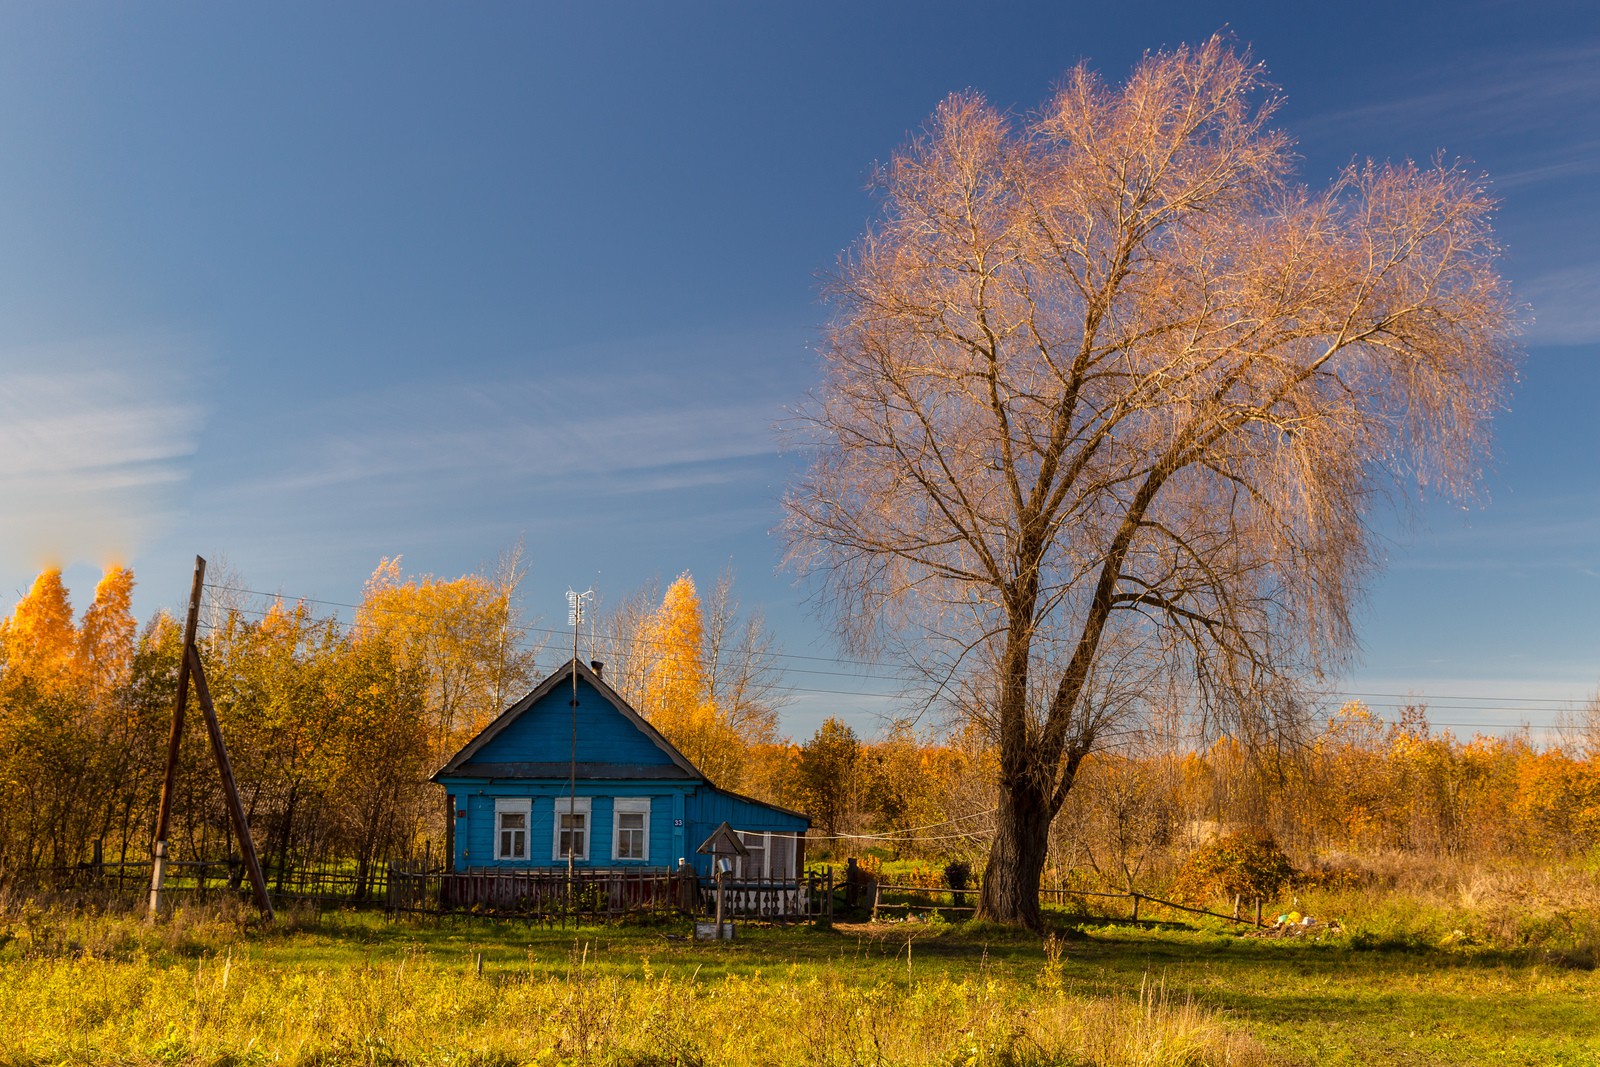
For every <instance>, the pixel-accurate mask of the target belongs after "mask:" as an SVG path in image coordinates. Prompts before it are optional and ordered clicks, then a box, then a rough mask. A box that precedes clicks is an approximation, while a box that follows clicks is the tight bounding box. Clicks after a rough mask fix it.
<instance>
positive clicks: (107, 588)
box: [77, 567, 138, 693]
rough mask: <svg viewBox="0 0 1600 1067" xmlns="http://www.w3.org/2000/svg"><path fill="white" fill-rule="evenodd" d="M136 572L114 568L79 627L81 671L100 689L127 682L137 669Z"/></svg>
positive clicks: (80, 672) (96, 594) (78, 659)
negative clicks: (134, 590)
mask: <svg viewBox="0 0 1600 1067" xmlns="http://www.w3.org/2000/svg"><path fill="white" fill-rule="evenodd" d="M137 629H138V626H137V624H136V623H135V622H134V618H133V572H132V571H131V570H129V569H128V568H126V567H110V568H108V569H107V570H106V572H105V575H104V576H103V577H101V579H100V584H99V585H97V586H95V590H94V603H93V604H90V605H89V609H88V610H87V611H85V612H84V613H83V624H82V625H81V626H80V627H79V629H78V646H77V667H78V673H79V674H80V675H81V676H82V677H84V678H86V679H88V681H89V682H90V684H91V686H92V687H93V688H94V689H95V691H97V692H102V693H103V692H108V691H110V690H112V689H114V688H116V687H117V686H119V685H124V684H126V683H127V681H128V679H129V677H130V676H131V674H132V671H133V640H134V634H135V631H136V630H137Z"/></svg>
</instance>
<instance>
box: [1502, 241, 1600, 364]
mask: <svg viewBox="0 0 1600 1067" xmlns="http://www.w3.org/2000/svg"><path fill="white" fill-rule="evenodd" d="M1521 290H1522V297H1523V299H1524V300H1526V301H1527V302H1528V304H1529V305H1530V306H1531V307H1532V308H1533V323H1532V324H1531V325H1530V326H1529V328H1528V331H1527V336H1526V340H1527V341H1528V342H1529V343H1531V344H1552V345H1579V344H1591V343H1593V342H1596V341H1600V262H1597V263H1584V264H1581V265H1579V266H1575V267H1568V268H1566V269H1564V270H1556V271H1551V272H1550V273H1548V274H1542V275H1539V276H1538V277H1536V278H1533V279H1532V280H1530V281H1528V282H1527V283H1525V284H1524V285H1523V286H1522V287H1521Z"/></svg>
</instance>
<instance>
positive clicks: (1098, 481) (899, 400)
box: [786, 39, 1515, 927]
mask: <svg viewBox="0 0 1600 1067" xmlns="http://www.w3.org/2000/svg"><path fill="white" fill-rule="evenodd" d="M1262 78H1263V75H1262V71H1261V69H1260V68H1259V66H1257V65H1256V64H1255V63H1254V62H1253V61H1252V60H1251V58H1250V57H1249V56H1248V55H1247V54H1240V53H1239V52H1237V51H1235V50H1234V49H1233V48H1231V47H1230V46H1229V45H1228V44H1226V43H1225V42H1223V41H1221V40H1219V39H1213V40H1211V41H1209V42H1208V43H1206V44H1204V45H1202V46H1199V47H1194V48H1189V47H1185V48H1180V49H1177V50H1176V51H1173V52H1170V53H1162V54H1155V55H1150V56H1147V57H1146V58H1145V59H1144V60H1143V61H1142V62H1140V63H1139V65H1138V66H1137V67H1136V68H1135V69H1134V71H1133V73H1132V75H1131V76H1130V78H1129V79H1128V81H1127V82H1126V84H1124V85H1122V86H1120V87H1113V86H1110V85H1108V84H1106V83H1105V82H1103V81H1102V80H1101V79H1100V78H1099V77H1097V76H1096V75H1095V74H1094V73H1092V72H1091V71H1089V70H1088V69H1087V68H1086V67H1082V66H1080V67H1079V68H1078V69H1076V70H1075V71H1073V72H1072V73H1071V74H1070V75H1069V76H1068V78H1067V80H1066V82H1065V84H1064V86H1063V88H1062V89H1061V90H1060V91H1059V92H1058V93H1057V94H1056V95H1055V97H1054V98H1053V99H1052V100H1051V101H1050V102H1049V103H1047V104H1046V105H1045V106H1044V107H1043V108H1042V109H1041V110H1040V111H1039V112H1037V113H1035V114H1033V115H1030V116H1027V117H1025V118H1022V119H1014V118H1012V117H1011V116H1009V115H1008V114H1006V113H1003V112H1001V111H999V110H997V109H995V108H993V107H991V106H990V105H989V104H987V103H986V102H985V101H984V100H982V99H981V98H980V97H978V96H976V95H974V94H971V93H966V94H960V95H956V96H952V97H950V98H949V99H948V100H946V101H945V102H944V103H943V104H942V105H940V107H939V108H938V110H937V111H936V112H935V114H934V116H933V118H932V119H931V120H930V122H929V124H928V126H927V128H926V130H925V131H924V132H923V133H922V134H921V135H920V136H919V137H917V138H916V139H915V140H914V141H913V142H912V143H911V145H910V146H909V147H907V148H906V149H904V150H903V151H901V152H899V153H898V154H897V155H896V156H895V157H894V159H893V161H892V162H891V163H890V164H889V165H888V167H887V168H885V170H884V172H883V178H882V192H883V212H882V215H881V217H880V219H879V221H878V222H877V223H876V224H875V225H873V226H872V227H871V228H870V230H869V231H868V232H867V234H866V235H865V236H864V237H863V238H862V239H861V240H860V242H859V243H858V244H857V245H856V246H855V247H854V248H853V249H851V250H850V252H849V253H848V254H847V255H846V256H845V257H844V259H843V261H842V264H841V267H840V270H839V275H838V278H837V280H836V283H835V284H834V286H833V287H832V291H831V296H832V300H833V308H834V315H833V318H832V321H831V324H830V326H829V329H828V332H827V335H826V339H825V342H824V345H823V350H822V356H823V362H824V378H823V382H822V384H821V386H820V387H819V389H818V391H817V393H816V394H815V396H814V398H813V401H812V403H811V404H810V406H809V408H808V410H807V411H806V413H805V418H806V422H807V425H808V426H809V429H810V433H811V436H810V437H808V439H807V440H808V442H810V443H812V444H814V446H815V451H814V454H813V455H814V458H813V460H812V463H811V466H810V469H809V471H808V472H807V473H806V474H805V475H804V476H803V477H802V478H801V479H800V480H799V481H798V482H797V484H796V485H795V486H794V487H793V489H792V491H791V492H790V493H789V494H788V496H787V498H786V511H787V518H786V526H787V532H788V537H789V542H790V546H791V557H790V558H791V560H792V562H793V563H794V565H795V566H797V567H798V568H799V569H800V570H801V571H802V572H805V573H808V574H812V575H815V576H817V577H818V578H819V579H820V580H821V581H822V582H823V583H824V588H825V590H826V593H827V594H828V595H829V596H830V601H831V603H832V604H833V606H834V608H835V610H836V611H837V614H838V616H839V618H840V620H841V625H842V627H843V629H844V630H845V631H846V633H847V634H849V635H850V636H851V637H853V638H854V639H855V640H856V642H857V644H859V645H861V646H864V647H868V648H872V647H876V646H877V645H879V644H881V642H882V639H883V638H884V636H885V635H886V634H902V635H904V634H909V635H912V637H913V638H915V639H917V641H918V647H916V648H915V651H916V653H917V655H918V659H919V661H921V662H923V663H928V664H932V665H933V668H934V669H935V670H936V671H939V672H941V674H940V675H939V677H941V678H947V679H952V680H954V679H959V678H962V677H966V678H975V679H977V685H976V691H977V692H978V693H979V694H980V695H981V699H980V700H979V701H977V702H976V703H975V704H974V705H973V706H972V710H974V711H975V712H976V713H977V714H978V715H979V717H980V718H981V720H982V721H983V722H984V723H985V724H986V727H987V729H988V730H989V731H990V732H991V735H992V737H993V740H994V744H995V746H996V748H997V749H998V753H999V769H998V782H997V785H998V790H999V805H1000V809H999V812H998V819H997V825H996V833H995V836H994V839H993V843H992V846H991V851H990V855H989V860H988V864H987V867H986V873H985V877H984V882H983V893H982V899H981V904H980V909H981V914H982V915H984V916H985V917H987V918H990V919H993V920H997V921H1001V922H1006V923H1017V924H1026V925H1028V926H1032V927H1037V926H1038V925H1039V924H1040V921H1041V920H1040V913H1039V905H1038V893H1037V889H1038V886H1039V881H1040V875H1041V872H1042V869H1043V865H1044V862H1045V855H1046V843H1047V840H1048V833H1049V828H1050V824H1051V822H1052V820H1053V819H1054V818H1055V816H1056V813H1057V812H1058V811H1059V810H1060V808H1061V805H1062V803H1063V802H1064V800H1065V798H1066V796H1067V794H1068V792H1069V791H1070V790H1071V789H1072V786H1073V783H1074V781H1075V779H1076V776H1077V772H1078V769H1079V767H1080V765H1081V764H1082V762H1083V760H1084V758H1085V757H1086V756H1088V755H1089V754H1090V753H1091V752H1093V751H1095V750H1096V749H1097V748H1098V747H1099V746H1100V745H1101V744H1102V743H1103V742H1105V741H1106V740H1107V738H1108V737H1109V736H1110V735H1112V734H1113V733H1114V732H1115V730H1116V729H1117V728H1118V725H1119V724H1120V723H1123V722H1125V721H1127V719H1128V717H1129V716H1136V715H1138V714H1140V712H1141V709H1142V708H1143V707H1144V697H1143V694H1144V693H1145V692H1148V691H1152V690H1154V691H1160V692H1163V693H1166V692H1169V691H1176V692H1179V693H1181V694H1183V696H1184V699H1185V700H1186V701H1187V702H1188V704H1189V705H1190V706H1192V708H1193V709H1194V711H1195V713H1196V714H1199V715H1202V716H1204V718H1205V721H1206V722H1207V723H1208V724H1210V725H1212V726H1216V727H1225V728H1233V729H1238V730H1242V732H1243V733H1244V734H1245V736H1247V737H1252V738H1254V737H1270V736H1272V734H1273V730H1272V727H1273V726H1274V718H1275V716H1276V715H1277V713H1278V712H1279V711H1280V710H1282V709H1284V708H1287V707H1292V706H1293V705H1292V704H1291V703H1289V702H1287V701H1285V700H1284V699H1283V696H1284V694H1285V693H1286V692H1288V690H1289V686H1290V683H1292V681H1293V679H1294V678H1296V677H1298V676H1300V675H1301V673H1302V672H1303V671H1305V670H1307V669H1313V670H1314V669H1316V668H1317V667H1318V666H1319V665H1322V664H1326V663H1328V662H1330V661H1333V660H1337V659H1338V658H1339V657H1341V656H1342V655H1344V654H1345V653H1346V651H1347V650H1348V649H1350V648H1351V646H1352V634H1351V622H1350V611H1351V604H1352V602H1353V600H1354V598H1355V597H1356V595H1357V591H1358V589H1359V586H1360V580H1361V578H1362V576H1363V575H1364V574H1366V573H1367V572H1368V571H1369V570H1370V569H1371V566H1372V565H1373V562H1374V561H1373V558H1372V554H1371V552H1370V550H1369V541H1370V532H1369V529H1368V526H1367V521H1366V516H1367V514H1368V511H1369V507H1370V505H1371V504H1372V503H1373V501H1374V499H1375V498H1376V497H1377V496H1378V495H1379V494H1380V493H1381V491H1382V489H1383V487H1384V486H1385V484H1389V485H1395V484H1401V486H1402V488H1403V483H1404V482H1405V481H1406V480H1408V479H1409V480H1411V481H1413V482H1415V483H1416V484H1418V485H1419V486H1421V487H1424V488H1426V489H1428V490H1429V491H1438V492H1441V493H1444V494H1447V495H1461V494H1470V492H1471V490H1472V489H1473V487H1474V485H1475V483H1476V478H1477V473H1478V466H1479V462H1480V458H1481V456H1482V454H1483V452H1484V449H1485V447H1486V443H1487V438H1488V432H1489V423H1490V416H1491V415H1492V413H1493V412H1494V411H1495V410H1497V409H1498V408H1499V407H1500V406H1501V404H1502V402H1503V400H1504V398H1505V396H1506V391H1507V388H1508V383H1509V382H1510V380H1511V378H1512V374H1513V368H1514V352H1513V347H1512V345H1511V342H1510V337H1511V334H1512V332H1513V328H1514V325H1515V321H1514V320H1515V308H1514V307H1513V305H1512V302H1511V300H1510V297H1509V295H1508V292H1507V287H1506V286H1505V284H1504V283H1503V282H1502V280H1501V279H1500V277H1499V276H1498V275H1497V273H1496V270H1495V253H1496V248H1495V244H1494V241H1493V237H1492V234H1491V230H1490V225H1489V219H1490V215H1491V203H1490V201H1489V199H1488V197H1487V196H1486V194H1485V192H1484V189H1483V185H1482V183H1481V181H1479V180H1478V179H1476V178H1474V177H1472V176H1470V175H1468V174H1466V173H1464V172H1462V171H1461V170H1460V169H1457V168H1454V167H1450V166H1445V165H1438V166H1418V165H1413V164H1411V163H1406V164H1403V165H1395V166H1389V165H1383V166H1380V165H1375V164H1368V165H1363V166H1353V167H1351V168H1350V169H1348V170H1347V171H1345V172H1344V173H1343V174H1342V175H1341V176H1339V178H1338V179H1337V180H1336V181H1335V182H1334V183H1333V184H1332V185H1331V187H1329V188H1327V189H1326V190H1324V191H1321V192H1311V191H1308V190H1306V189H1304V188H1302V187H1300V186H1299V185H1297V184H1295V183H1293V182H1292V181H1291V175H1292V169H1293V163H1294V153H1293V149H1292V144H1291V142H1290V140H1289V138H1288V137H1287V136H1286V135H1285V134H1283V133H1282V132H1279V131H1277V130H1275V129H1274V128H1273V127H1272V126H1271V121H1272V116H1273V113H1274V109H1275V106H1276V103H1277V101H1276V98H1275V96H1274V95H1273V94H1272V92H1271V90H1270V89H1269V88H1268V87H1267V86H1265V84H1264V83H1263V80H1262Z"/></svg>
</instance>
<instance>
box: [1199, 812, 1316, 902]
mask: <svg viewBox="0 0 1600 1067" xmlns="http://www.w3.org/2000/svg"><path fill="white" fill-rule="evenodd" d="M1294 876H1295V869H1294V865H1293V864H1292V863H1290V862H1289V857H1288V856H1286V855H1284V853H1283V849H1281V848H1279V847H1278V843H1277V842H1276V841H1274V840H1273V839H1272V835H1271V834H1269V833H1267V832H1266V831H1265V830H1241V831H1239V832H1237V833H1232V834H1228V835H1226V836H1224V837H1219V838H1217V839H1216V840H1215V841H1212V842H1210V843H1208V844H1204V845H1201V846H1200V847H1199V848H1197V849H1195V850H1194V851H1193V852H1191V853H1190V854H1189V858H1188V859H1186V860H1184V863H1183V866H1182V867H1181V868H1179V870H1178V876H1177V877H1176V878H1175V879H1174V880H1173V883H1172V890H1171V892H1172V895H1173V896H1174V897H1175V898H1177V899H1178V900H1180V901H1182V902H1184V903H1192V904H1204V903H1206V902H1207V901H1212V900H1217V899H1223V900H1231V899H1232V898H1233V897H1234V896H1239V897H1242V898H1244V899H1245V900H1271V899H1272V898H1273V897H1274V896H1276V895H1277V893H1278V891H1279V890H1280V889H1282V888H1283V887H1284V885H1285V884H1287V883H1288V882H1289V881H1290V880H1291V879H1292V878H1294Z"/></svg>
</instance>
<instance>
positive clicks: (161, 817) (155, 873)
mask: <svg viewBox="0 0 1600 1067" xmlns="http://www.w3.org/2000/svg"><path fill="white" fill-rule="evenodd" d="M205 582H206V561H205V560H204V559H201V558H200V557H199V556H196V557H195V558H194V584H193V585H192V586H190V588H189V614H188V616H187V617H186V618H185V619H184V623H183V653H182V655H181V656H180V657H179V659H178V701H177V703H176V705H174V707H173V709H172V732H171V733H170V734H168V735H167V774H166V777H165V778H163V779H162V782H161V807H160V808H159V809H157V811H156V838H155V845H154V848H153V849H152V855H151V863H150V918H151V919H155V917H156V916H157V915H158V914H160V912H161V887H162V884H163V883H164V882H165V881H166V877H167V826H168V824H169V823H170V822H171V820H172V790H173V787H174V786H175V785H176V784H177V779H178V746H179V743H180V742H181V741H182V740H183V713H184V709H185V707H186V706H187V704H188V702H189V648H190V646H191V645H193V644H194V633H195V630H196V629H197V628H198V626H199V624H200V593H201V591H202V590H203V589H204V588H205Z"/></svg>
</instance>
